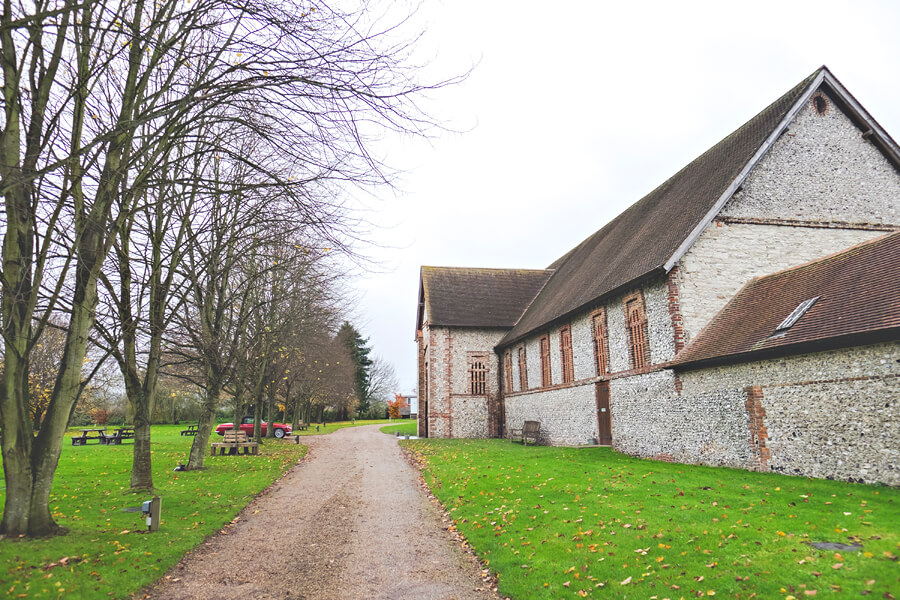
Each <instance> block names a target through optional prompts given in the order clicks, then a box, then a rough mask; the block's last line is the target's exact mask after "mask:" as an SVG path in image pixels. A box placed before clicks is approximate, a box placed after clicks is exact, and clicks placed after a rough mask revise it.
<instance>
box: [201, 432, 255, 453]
mask: <svg viewBox="0 0 900 600" xmlns="http://www.w3.org/2000/svg"><path fill="white" fill-rule="evenodd" d="M232 449H234V454H240V453H241V449H243V451H244V454H250V453H251V452H252V453H253V455H254V456H256V455H258V454H259V444H257V443H256V442H250V441H247V434H246V433H245V432H243V431H235V430H234V429H227V430H225V441H223V442H213V443H212V445H211V446H210V455H211V456H215V455H216V450H221V452H220V456H225V451H226V450H228V451H229V453H231V450H232Z"/></svg>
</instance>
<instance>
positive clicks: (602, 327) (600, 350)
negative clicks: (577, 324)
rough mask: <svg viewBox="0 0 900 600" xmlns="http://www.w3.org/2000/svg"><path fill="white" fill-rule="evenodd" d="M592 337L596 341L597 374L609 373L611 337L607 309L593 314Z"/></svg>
mask: <svg viewBox="0 0 900 600" xmlns="http://www.w3.org/2000/svg"><path fill="white" fill-rule="evenodd" d="M591 339H592V340H593V342H594V365H595V367H596V370H597V373H596V374H597V375H606V374H607V373H609V338H608V337H607V334H606V309H605V308H600V309H598V310H596V311H594V312H593V313H592V314H591Z"/></svg>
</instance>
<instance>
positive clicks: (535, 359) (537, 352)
mask: <svg viewBox="0 0 900 600" xmlns="http://www.w3.org/2000/svg"><path fill="white" fill-rule="evenodd" d="M550 351H551V352H552V351H553V347H552V346H551V348H550ZM525 362H526V371H528V389H529V390H532V389H535V388H539V387H541V343H540V336H537V335H536V336H532V337H530V338H528V339H526V340H525Z"/></svg>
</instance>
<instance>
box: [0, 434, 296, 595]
mask: <svg viewBox="0 0 900 600" xmlns="http://www.w3.org/2000/svg"><path fill="white" fill-rule="evenodd" d="M182 429H184V427H183V426H179V425H160V426H154V427H153V430H152V436H153V438H152V439H153V481H154V483H155V485H156V487H157V493H158V494H159V496H160V497H161V498H162V514H161V523H160V530H159V531H158V532H154V533H145V530H146V525H145V523H144V519H143V517H142V516H141V514H140V513H126V512H123V511H122V509H123V508H124V507H127V506H137V505H139V504H140V503H141V501H143V500H148V499H149V498H150V497H151V495H150V494H140V495H136V494H133V493H132V492H130V491H129V487H128V486H129V481H130V474H131V460H132V448H133V445H132V444H123V445H121V446H101V445H99V444H90V445H87V446H78V447H74V446H72V445H71V442H69V440H68V437H67V438H66V440H65V442H64V447H63V452H62V456H61V457H60V460H59V467H58V469H57V472H56V477H55V479H54V485H53V494H52V496H51V504H50V506H51V508H52V512H53V515H54V518H55V519H56V520H57V522H58V523H59V524H60V525H62V526H64V527H67V528H69V533H68V534H67V535H63V536H57V537H54V538H49V539H39V540H25V539H22V540H16V541H12V540H3V541H0V597H5V598H16V597H24V598H61V597H63V596H65V597H66V598H67V599H68V598H92V599H93V598H108V597H114V598H123V597H128V596H129V594H130V593H132V592H135V591H137V590H139V589H140V588H141V587H143V586H145V585H147V584H149V583H151V582H153V581H155V580H156V579H158V578H159V577H160V576H162V575H163V574H164V573H165V572H166V570H168V569H169V568H170V567H171V566H172V565H174V564H175V563H176V562H177V561H178V559H179V558H180V557H181V556H182V555H183V554H184V553H185V552H186V551H188V550H190V549H191V548H193V547H195V546H197V545H198V544H200V543H201V542H202V541H203V540H204V539H205V538H206V537H208V536H209V535H210V534H212V533H215V532H216V531H218V530H219V529H221V528H222V526H223V525H225V524H227V523H229V522H230V521H231V520H232V519H233V518H234V516H235V515H236V514H237V513H238V512H239V511H240V510H241V509H242V508H243V507H244V506H246V505H247V503H248V502H250V500H252V499H253V497H254V496H255V495H256V494H258V493H259V492H260V491H261V490H263V489H265V488H266V487H267V486H268V485H269V484H271V483H272V482H273V481H274V480H275V479H277V478H278V477H280V476H281V474H282V473H284V472H285V471H286V470H287V469H288V468H290V467H291V466H292V465H294V464H295V463H296V462H297V461H298V460H299V459H300V458H301V457H302V456H303V455H304V454H305V453H306V447H305V446H302V445H297V444H288V443H283V442H266V443H264V444H263V445H262V447H261V448H260V455H259V456H216V457H210V456H208V455H207V457H206V459H205V466H206V467H207V468H206V469H205V470H203V471H190V472H187V471H181V472H175V471H173V469H174V468H175V466H176V465H177V464H178V462H179V461H182V462H187V454H188V452H189V450H190V446H191V442H192V441H193V438H190V437H182V436H181V435H179V432H180V431H181V430H182ZM3 497H4V494H3V490H0V501H3V499H4V498H3ZM66 557H68V559H67V560H66V561H64V562H65V564H57V565H56V566H51V565H53V564H54V563H59V562H60V559H63V558H66Z"/></svg>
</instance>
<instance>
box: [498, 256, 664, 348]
mask: <svg viewBox="0 0 900 600" xmlns="http://www.w3.org/2000/svg"><path fill="white" fill-rule="evenodd" d="M662 273H665V271H663V270H662V266H659V267H656V268H654V269H653V270H651V271H649V272H647V273H644V274H643V275H641V276H640V277H635V278H634V279H632V280H630V281H627V282H625V283H623V284H622V285H620V286H618V287H616V288H613V289H611V290H609V291H608V292H606V293H605V294H603V295H602V296H598V297H596V298H593V299H592V300H591V301H590V302H586V303H584V304H582V305H581V306H577V307H575V308H573V309H572V310H570V311H568V312H566V313H564V314H562V315H560V316H558V317H556V318H555V319H552V320H551V321H548V322H547V323H544V324H542V325H540V326H539V327H533V328H532V329H529V330H528V331H525V332H523V333H521V334H519V335H517V336H516V337H514V338H511V339H508V340H507V339H506V338H505V337H504V338H503V339H501V340H500V341H499V342H497V345H496V346H494V350H499V349H500V348H504V347H506V346H512V345H513V344H518V343H519V342H521V341H522V340H524V339H525V338H527V337H528V336H530V335H533V334H535V333H537V332H538V331H543V330H547V329H552V328H553V326H554V325H555V324H557V323H563V322H565V321H567V320H569V319H571V318H572V317H573V316H575V315H577V314H578V313H580V312H583V311H584V310H585V309H587V308H588V307H589V306H597V305H599V304H602V303H604V302H606V301H607V300H609V299H610V298H612V297H614V296H617V295H619V294H622V293H623V292H625V291H626V290H628V289H631V288H635V287H639V284H640V283H642V282H644V281H647V280H648V279H653V278H654V277H656V276H657V275H660V274H662ZM551 277H552V275H551ZM547 281H550V279H549V278H548V279H547ZM544 285H547V282H546V281H545V282H544ZM541 289H543V287H542V288H541ZM539 293H540V291H539V292H538V294H539ZM538 294H535V295H534V297H535V298H537V297H538ZM532 302H534V299H532ZM529 306H531V305H530V304H529ZM527 310H528V309H527V308H526V309H525V310H524V311H522V314H523V315H524V314H525V312H527ZM521 318H522V317H521V316H520V317H519V319H520V320H521ZM514 327H515V326H513V327H512V328H510V331H512V329H513V328H514Z"/></svg>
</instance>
